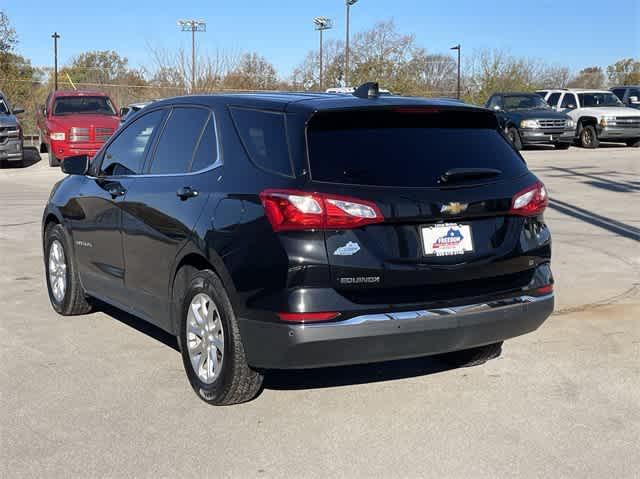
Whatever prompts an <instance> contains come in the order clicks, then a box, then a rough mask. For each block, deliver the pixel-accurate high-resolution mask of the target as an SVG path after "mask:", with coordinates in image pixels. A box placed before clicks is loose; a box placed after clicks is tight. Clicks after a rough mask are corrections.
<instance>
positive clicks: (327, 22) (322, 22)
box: [313, 17, 333, 91]
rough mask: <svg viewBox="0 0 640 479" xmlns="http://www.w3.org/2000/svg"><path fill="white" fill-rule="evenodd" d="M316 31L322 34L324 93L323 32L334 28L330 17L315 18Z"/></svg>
mask: <svg viewBox="0 0 640 479" xmlns="http://www.w3.org/2000/svg"><path fill="white" fill-rule="evenodd" d="M313 23H314V24H315V26H316V27H315V28H316V30H318V31H319V32H320V91H322V32H324V31H325V30H329V29H330V28H332V27H333V21H332V20H331V19H330V18H328V17H315V18H314V19H313Z"/></svg>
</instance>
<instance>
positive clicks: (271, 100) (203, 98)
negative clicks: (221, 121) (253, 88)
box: [154, 92, 479, 112]
mask: <svg viewBox="0 0 640 479" xmlns="http://www.w3.org/2000/svg"><path fill="white" fill-rule="evenodd" d="M165 103H166V104H177V103H183V104H188V103H196V104H208V105H215V104H221V103H222V104H226V105H233V106H238V107H247V108H263V109H267V110H277V111H301V112H304V111H308V112H313V111H317V110H333V109H348V108H356V109H357V108H375V107H383V108H384V107H394V106H447V107H457V108H469V109H477V108H479V107H477V106H473V105H466V104H464V103H461V102H459V101H457V100H447V99H428V98H419V97H404V96H396V95H384V96H379V97H377V98H367V99H363V98H358V97H355V96H353V95H348V94H336V93H289V92H255V93H254V92H251V93H216V94H210V95H190V96H181V97H175V98H168V99H166V100H161V101H159V102H157V103H154V105H158V106H162V105H163V104H165Z"/></svg>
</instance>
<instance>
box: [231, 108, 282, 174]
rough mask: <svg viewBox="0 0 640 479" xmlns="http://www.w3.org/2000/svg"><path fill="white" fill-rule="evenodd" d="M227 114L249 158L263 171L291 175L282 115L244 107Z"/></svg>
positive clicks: (233, 109) (232, 109)
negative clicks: (229, 115)
mask: <svg viewBox="0 0 640 479" xmlns="http://www.w3.org/2000/svg"><path fill="white" fill-rule="evenodd" d="M231 114H232V117H233V122H234V123H235V126H236V129H237V130H238V134H239V135H240V139H241V140H242V145H243V146H244V148H245V150H246V152H247V154H248V155H249V159H250V160H251V161H252V162H253V163H254V164H255V165H256V166H258V167H260V168H262V169H264V170H267V171H270V172H273V173H279V174H282V175H287V176H292V175H293V169H292V167H291V158H290V156H289V146H288V144H287V136H286V129H285V116H284V114H283V113H280V112H270V111H261V110H260V111H259V110H249V109H244V108H231Z"/></svg>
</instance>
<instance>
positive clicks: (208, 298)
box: [178, 270, 263, 406]
mask: <svg viewBox="0 0 640 479" xmlns="http://www.w3.org/2000/svg"><path fill="white" fill-rule="evenodd" d="M181 304H182V308H181V309H180V330H179V333H178V334H179V335H178V342H179V344H180V351H181V354H182V362H183V364H184V369H185V372H186V373H187V378H188V379H189V383H190V384H191V387H192V388H193V390H194V391H195V392H196V394H197V395H198V397H200V399H202V400H203V401H205V402H206V403H208V404H213V405H216V406H222V405H230V404H239V403H243V402H246V401H250V400H252V399H253V398H255V397H256V396H257V395H258V393H259V392H260V390H261V388H262V380H263V375H262V374H260V373H259V372H258V371H255V370H253V369H251V368H250V367H249V365H248V364H247V359H246V356H245V352H244V346H243V344H242V339H241V337H240V330H239V328H238V321H237V319H236V316H235V314H234V312H233V307H232V306H231V301H230V299H229V296H228V294H227V292H226V290H225V288H224V285H223V284H222V281H221V280H220V278H218V276H217V275H216V274H215V273H214V272H213V271H209V270H203V271H197V272H196V273H194V274H192V275H191V279H190V281H189V285H188V287H187V288H186V292H185V294H184V298H182V301H181Z"/></svg>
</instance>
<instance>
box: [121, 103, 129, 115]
mask: <svg viewBox="0 0 640 479" xmlns="http://www.w3.org/2000/svg"><path fill="white" fill-rule="evenodd" d="M127 113H129V108H127V107H126V106H123V107H122V108H120V118H124V116H125V115H126V114H127Z"/></svg>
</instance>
